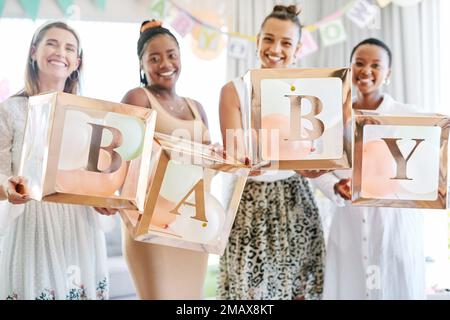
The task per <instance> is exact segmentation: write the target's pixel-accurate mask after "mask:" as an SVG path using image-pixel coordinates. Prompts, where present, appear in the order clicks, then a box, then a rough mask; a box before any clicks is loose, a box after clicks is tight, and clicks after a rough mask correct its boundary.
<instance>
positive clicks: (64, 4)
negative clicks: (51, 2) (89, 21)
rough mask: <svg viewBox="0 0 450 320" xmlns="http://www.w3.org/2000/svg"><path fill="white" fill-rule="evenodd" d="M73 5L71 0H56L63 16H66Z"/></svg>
mask: <svg viewBox="0 0 450 320" xmlns="http://www.w3.org/2000/svg"><path fill="white" fill-rule="evenodd" d="M72 5H73V0H58V6H59V7H60V8H61V11H62V12H63V13H64V15H67V14H68V13H67V11H68V9H69V7H70V6H72Z"/></svg>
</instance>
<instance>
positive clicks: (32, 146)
mask: <svg viewBox="0 0 450 320" xmlns="http://www.w3.org/2000/svg"><path fill="white" fill-rule="evenodd" d="M155 123H156V112H154V111H151V110H146V109H143V108H139V107H135V106H131V105H126V104H121V103H115V102H109V101H102V100H97V99H91V98H85V97H81V96H77V95H72V94H68V93H62V92H54V93H47V94H42V95H37V96H32V97H30V98H29V106H28V115H27V124H26V128H25V134H24V143H23V146H22V156H21V163H20V168H19V173H20V174H21V175H24V176H25V177H26V178H27V179H28V181H29V187H30V190H31V197H32V199H35V200H39V201H51V202H61V203H69V204H82V205H88V206H96V207H105V208H127V209H132V210H133V209H140V210H142V209H143V207H144V202H145V195H146V187H147V185H148V180H149V176H150V170H149V167H150V164H149V163H150V159H151V152H152V149H151V147H152V139H153V133H154V128H155Z"/></svg>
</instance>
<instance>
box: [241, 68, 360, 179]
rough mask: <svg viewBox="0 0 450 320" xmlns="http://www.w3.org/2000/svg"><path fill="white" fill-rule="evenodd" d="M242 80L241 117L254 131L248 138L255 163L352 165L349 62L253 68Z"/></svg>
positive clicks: (274, 166) (303, 166)
mask: <svg viewBox="0 0 450 320" xmlns="http://www.w3.org/2000/svg"><path fill="white" fill-rule="evenodd" d="M243 80H244V83H245V90H242V91H241V95H243V97H242V98H243V100H242V101H243V104H244V105H243V106H241V109H242V110H241V111H242V112H241V114H242V123H243V129H244V130H249V131H251V134H250V133H249V132H247V133H246V134H245V135H244V137H245V138H244V139H245V140H244V141H245V146H246V150H247V156H248V158H250V159H252V164H253V165H254V166H258V165H262V164H264V165H263V167H262V170H277V169H281V170H293V169H348V168H351V159H352V158H351V149H352V146H351V136H349V135H348V134H347V135H346V132H347V131H349V130H347V128H346V126H347V124H349V123H351V72H350V69H349V68H337V69H319V68H318V69H291V68H289V69H254V70H250V71H248V72H247V74H246V75H245V76H244V77H243ZM244 102H245V103H244ZM266 163H267V165H266Z"/></svg>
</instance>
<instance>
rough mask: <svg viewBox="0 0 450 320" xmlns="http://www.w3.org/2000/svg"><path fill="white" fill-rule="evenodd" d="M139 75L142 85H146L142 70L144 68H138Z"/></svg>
mask: <svg viewBox="0 0 450 320" xmlns="http://www.w3.org/2000/svg"><path fill="white" fill-rule="evenodd" d="M139 77H140V81H141V83H142V84H143V85H144V86H147V85H148V81H147V77H146V76H145V72H144V70H142V69H141V70H140V72H139Z"/></svg>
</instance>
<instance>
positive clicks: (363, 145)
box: [352, 111, 450, 209]
mask: <svg viewBox="0 0 450 320" xmlns="http://www.w3.org/2000/svg"><path fill="white" fill-rule="evenodd" d="M449 126H450V117H448V116H445V115H440V114H422V113H397V114H378V113H376V112H370V111H364V112H358V113H356V114H355V116H354V154H353V164H354V167H353V179H352V180H353V183H352V189H353V190H352V203H353V205H359V206H372V207H398V208H428V209H446V208H447V198H448V195H447V174H448V172H447V167H448V137H449Z"/></svg>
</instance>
